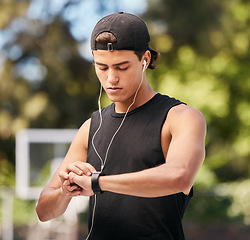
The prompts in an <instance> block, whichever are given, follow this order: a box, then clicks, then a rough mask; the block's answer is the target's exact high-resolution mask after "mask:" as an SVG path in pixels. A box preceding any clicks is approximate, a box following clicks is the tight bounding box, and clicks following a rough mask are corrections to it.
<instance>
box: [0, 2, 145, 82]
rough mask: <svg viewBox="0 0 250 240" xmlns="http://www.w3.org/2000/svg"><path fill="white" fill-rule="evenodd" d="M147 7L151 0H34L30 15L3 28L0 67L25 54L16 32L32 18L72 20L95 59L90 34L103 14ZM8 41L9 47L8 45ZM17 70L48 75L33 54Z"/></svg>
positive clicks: (84, 49)
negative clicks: (58, 17) (90, 43)
mask: <svg viewBox="0 0 250 240" xmlns="http://www.w3.org/2000/svg"><path fill="white" fill-rule="evenodd" d="M147 7H148V6H147V0H31V1H30V6H29V8H28V10H27V13H26V16H23V17H19V18H16V19H13V20H12V21H11V22H10V23H9V24H8V26H7V28H6V29H1V30H0V71H1V69H2V68H3V66H4V63H5V61H6V59H7V58H9V59H11V60H17V59H18V58H19V57H20V56H22V48H21V46H18V45H17V44H15V43H14V42H15V38H16V35H17V34H18V33H20V32H23V31H24V32H25V30H26V29H27V28H28V26H30V22H29V21H30V20H41V21H42V22H43V23H44V24H45V25H46V24H50V23H51V22H52V21H53V20H54V18H55V16H57V15H61V17H62V18H63V19H64V20H65V21H66V22H68V23H69V26H70V32H71V34H72V36H73V37H74V38H75V39H76V41H79V43H80V44H79V53H80V55H81V56H82V57H83V58H85V59H86V60H89V61H91V60H92V54H91V50H90V46H89V41H90V36H91V32H92V29H93V28H94V26H95V24H96V22H97V21H98V20H99V19H100V18H102V17H103V16H105V15H108V14H111V13H114V12H118V11H124V12H129V13H133V14H136V15H138V16H140V15H141V14H143V13H144V12H145V11H146V10H147ZM39 31H40V30H39ZM39 31H37V34H39ZM6 44H8V45H9V47H8V50H6V49H4V47H5V46H6ZM15 74H16V75H18V76H22V77H24V78H26V79H27V80H29V81H33V80H34V81H38V80H42V79H43V78H44V76H45V75H46V70H45V69H44V67H43V66H42V65H41V63H40V61H39V59H38V58H32V59H27V60H26V61H23V62H22V63H20V66H19V65H17V67H16V69H15Z"/></svg>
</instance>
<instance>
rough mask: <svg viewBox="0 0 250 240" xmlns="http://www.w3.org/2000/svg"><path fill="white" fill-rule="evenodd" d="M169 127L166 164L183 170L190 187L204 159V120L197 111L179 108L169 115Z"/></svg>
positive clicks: (186, 107)
mask: <svg viewBox="0 0 250 240" xmlns="http://www.w3.org/2000/svg"><path fill="white" fill-rule="evenodd" d="M173 110H174V109H173ZM169 125H170V134H171V142H170V145H169V149H168V153H167V157H166V163H167V164H170V165H173V166H176V167H177V168H180V169H182V170H184V172H185V174H184V175H185V176H184V178H186V179H188V181H190V182H191V183H190V184H191V185H192V184H193V182H194V179H195V176H196V174H197V172H198V170H199V168H200V166H201V164H202V163H203V160H204V158H205V135H206V123H205V119H204V117H203V115H202V114H201V113H200V112H199V111H198V110H196V109H194V108H191V107H188V106H181V107H180V108H179V109H175V110H174V111H173V112H172V113H171V114H170V119H169Z"/></svg>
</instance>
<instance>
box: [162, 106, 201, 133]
mask: <svg viewBox="0 0 250 240" xmlns="http://www.w3.org/2000/svg"><path fill="white" fill-rule="evenodd" d="M166 121H167V122H168V125H169V130H170V132H172V133H173V132H175V133H178V132H183V131H185V130H189V129H192V130H195V131H199V132H200V131H201V132H204V133H205V132H206V120H205V118H204V116H203V114H202V113H201V112H200V111H199V110H197V109H195V108H193V107H190V106H188V105H185V104H180V105H177V106H174V107H172V108H171V109H170V111H169V114H168V117H167V120H166Z"/></svg>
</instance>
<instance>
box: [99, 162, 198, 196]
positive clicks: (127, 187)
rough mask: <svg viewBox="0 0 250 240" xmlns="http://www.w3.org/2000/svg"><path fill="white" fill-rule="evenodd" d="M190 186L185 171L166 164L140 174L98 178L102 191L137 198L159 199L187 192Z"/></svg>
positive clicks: (191, 182) (190, 179) (191, 180)
mask: <svg viewBox="0 0 250 240" xmlns="http://www.w3.org/2000/svg"><path fill="white" fill-rule="evenodd" d="M192 184H193V179H192V178H188V174H187V169H184V168H177V167H174V166H167V165H166V164H163V165H161V166H159V167H155V168H151V169H147V170H144V171H140V172H135V173H127V174H120V175H111V176H100V178H99V185H100V188H101V189H102V190H103V191H110V192H115V193H120V194H127V195H133V196H139V197H160V196H166V195H170V194H174V193H178V192H188V191H189V189H190V188H191V186H192Z"/></svg>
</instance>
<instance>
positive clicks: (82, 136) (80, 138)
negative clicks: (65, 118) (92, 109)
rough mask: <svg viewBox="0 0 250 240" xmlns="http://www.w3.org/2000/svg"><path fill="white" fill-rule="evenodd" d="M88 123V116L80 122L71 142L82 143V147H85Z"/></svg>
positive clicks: (89, 121) (87, 136)
mask: <svg viewBox="0 0 250 240" xmlns="http://www.w3.org/2000/svg"><path fill="white" fill-rule="evenodd" d="M90 124H91V119H90V118H89V119H88V120H86V121H85V122H84V123H83V124H82V126H81V127H80V128H79V130H78V132H77V134H76V136H75V138H74V140H73V144H76V145H82V146H83V147H84V148H86V149H87V146H88V138H89V129H90Z"/></svg>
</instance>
